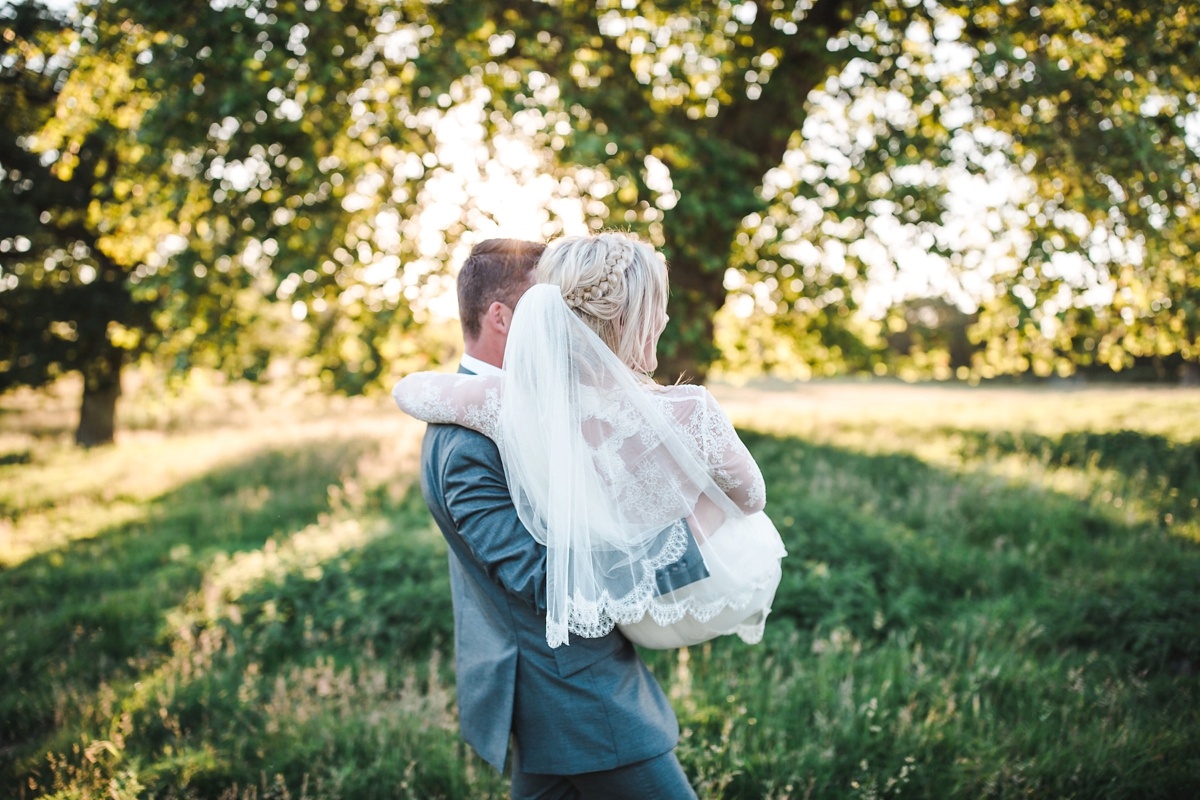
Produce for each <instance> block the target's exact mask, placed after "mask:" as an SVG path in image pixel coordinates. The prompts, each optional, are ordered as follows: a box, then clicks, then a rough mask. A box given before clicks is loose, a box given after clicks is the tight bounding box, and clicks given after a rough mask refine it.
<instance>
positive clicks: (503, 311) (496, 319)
mask: <svg viewBox="0 0 1200 800" xmlns="http://www.w3.org/2000/svg"><path fill="white" fill-rule="evenodd" d="M484 319H485V320H486V322H487V323H488V324H489V325H491V326H492V328H494V329H495V330H496V332H497V333H502V334H504V335H505V336H507V335H508V326H509V323H511V322H512V309H510V308H509V307H508V306H506V305H504V303H501V302H500V301H499V300H497V301H495V302H493V303H492V304H491V305H490V306H488V310H487V312H486V314H485V315H484Z"/></svg>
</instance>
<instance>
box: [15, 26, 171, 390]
mask: <svg viewBox="0 0 1200 800" xmlns="http://www.w3.org/2000/svg"><path fill="white" fill-rule="evenodd" d="M0 20H2V21H3V23H4V35H3V41H2V42H0V167H2V169H3V172H2V173H0V175H2V176H3V177H2V178H0V269H2V271H3V273H4V274H2V275H0V390H4V389H8V388H10V387H12V386H14V385H27V386H40V385H42V384H44V383H46V382H47V381H52V380H54V379H55V378H57V377H58V376H59V375H61V374H63V373H64V372H67V371H71V370H80V371H81V372H83V373H84V376H85V381H86V383H87V385H88V388H90V389H100V388H101V387H104V386H108V385H111V384H112V383H113V381H114V380H115V376H116V374H117V373H118V372H119V370H120V365H121V362H122V361H124V360H125V358H126V353H128V352H129V351H133V352H138V351H139V350H140V349H141V347H142V346H143V341H142V337H143V336H145V335H146V334H147V333H149V332H150V331H151V330H152V325H151V321H150V317H149V302H152V301H153V299H154V298H153V296H152V297H149V298H147V297H145V296H141V297H139V296H135V295H134V294H133V293H131V292H130V287H129V286H128V285H127V284H126V277H127V271H128V269H129V268H130V267H131V266H132V265H131V263H130V261H129V260H128V259H124V258H121V257H120V255H121V254H119V253H114V252H112V251H111V250H110V249H108V248H105V247H104V246H103V244H102V239H103V238H104V231H105V230H106V229H107V228H106V226H105V225H104V223H103V221H101V220H99V219H97V215H96V213H95V211H96V208H98V207H99V206H100V204H102V203H104V202H105V201H106V200H110V199H111V198H112V195H113V190H112V189H110V187H109V184H108V182H109V181H111V180H112V179H113V178H114V177H115V176H114V174H113V173H114V172H115V170H116V165H117V164H118V163H120V162H121V161H122V160H124V159H126V158H127V157H128V150H127V149H126V148H123V147H122V146H121V135H120V131H118V130H117V129H116V128H114V127H113V125H112V124H110V123H112V122H114V121H115V120H116V118H118V117H125V118H128V116H129V111H130V109H129V108H128V106H127V105H126V104H136V99H134V98H129V97H124V96H122V93H121V92H120V90H119V89H118V86H119V85H120V84H121V83H122V81H123V80H125V79H126V76H125V75H123V73H122V71H121V69H120V67H119V66H118V65H110V66H109V69H108V73H109V74H108V75H106V76H105V78H106V80H105V81H104V83H106V84H115V85H113V86H112V88H113V89H114V91H113V93H112V94H111V95H109V97H110V98H111V100H110V106H112V108H111V109H110V111H111V113H110V114H109V115H108V119H107V120H96V122H95V124H94V127H93V129H92V130H90V131H87V132H86V133H85V135H81V136H79V137H77V138H76V139H75V140H73V141H72V142H71V144H70V146H69V147H67V148H64V152H63V153H62V154H61V156H60V154H59V153H58V152H57V150H51V152H50V154H49V155H50V156H51V157H49V158H47V157H46V154H45V153H43V152H42V151H43V150H45V149H46V148H44V147H41V146H40V140H39V137H40V136H41V135H42V132H43V130H44V129H45V128H46V127H47V126H48V125H51V126H52V125H53V124H54V122H53V121H54V120H55V119H56V114H57V109H58V102H59V99H60V95H61V93H62V89H63V86H64V84H65V83H66V82H67V81H68V76H69V75H70V72H71V62H72V58H73V53H74V52H77V51H78V49H79V45H80V40H79V37H78V35H77V32H76V31H74V30H73V29H72V26H71V25H70V23H69V21H68V20H66V19H63V18H60V17H59V16H58V15H56V14H53V13H51V12H49V11H47V10H46V9H45V8H43V7H41V6H40V5H37V4H22V5H17V6H15V7H14V6H6V7H5V8H4V9H3V11H0ZM97 92H98V93H103V89H102V88H100V87H99V86H97ZM147 232H148V231H147Z"/></svg>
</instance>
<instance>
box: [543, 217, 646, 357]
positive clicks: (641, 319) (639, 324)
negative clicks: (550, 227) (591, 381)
mask: <svg viewBox="0 0 1200 800" xmlns="http://www.w3.org/2000/svg"><path fill="white" fill-rule="evenodd" d="M537 281H538V283H553V284H556V285H558V286H559V288H560V289H561V290H562V295H563V301H564V302H565V303H566V304H567V306H568V307H569V308H570V309H572V310H573V311H574V312H575V314H576V316H578V317H579V318H580V319H581V320H583V322H584V323H585V324H586V325H587V326H588V327H590V328H591V329H592V330H593V331H595V332H596V334H597V335H598V336H599V337H600V338H601V339H603V340H604V343H605V344H607V345H608V346H609V348H610V349H611V350H612V351H613V352H614V353H616V354H617V356H618V357H619V358H620V359H621V360H622V361H624V362H625V363H626V364H627V365H628V366H629V367H631V368H632V369H635V370H638V371H647V369H646V368H647V366H648V365H646V364H644V363H643V362H644V361H645V354H646V346H647V342H648V340H649V338H650V337H651V336H654V335H656V334H657V333H658V329H657V328H655V325H656V324H657V322H658V320H659V315H660V314H662V313H665V309H666V301H667V269H666V262H665V261H663V259H662V257H661V256H660V255H659V254H658V253H657V252H656V251H655V250H654V248H653V247H651V246H650V245H648V244H646V243H645V242H643V241H641V240H640V239H638V238H637V237H636V236H634V235H633V234H627V233H620V232H605V233H599V234H596V235H594V236H575V237H567V238H563V239H559V240H558V241H556V242H554V243H552V244H551V245H550V246H549V247H548V248H547V250H546V252H545V253H544V254H543V256H542V258H541V260H540V261H539V262H538V273H537ZM656 312H657V313H656ZM651 328H654V330H650V329H651Z"/></svg>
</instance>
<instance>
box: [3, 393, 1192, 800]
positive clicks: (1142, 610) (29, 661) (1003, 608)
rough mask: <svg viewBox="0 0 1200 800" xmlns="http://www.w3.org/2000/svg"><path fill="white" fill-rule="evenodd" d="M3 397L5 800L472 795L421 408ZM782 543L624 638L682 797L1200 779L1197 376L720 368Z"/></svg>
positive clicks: (1172, 790)
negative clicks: (730, 380) (667, 632)
mask: <svg viewBox="0 0 1200 800" xmlns="http://www.w3.org/2000/svg"><path fill="white" fill-rule="evenodd" d="M76 388H77V387H72V386H71V385H69V384H63V385H60V386H57V387H55V388H54V389H53V390H50V391H47V392H42V393H33V392H19V393H15V394H10V395H8V396H6V397H4V398H0V670H2V672H0V687H2V688H0V794H3V795H4V796H6V797H14V798H34V797H55V798H102V797H103V798H112V800H126V799H127V798H135V797H138V798H145V797H154V798H221V799H222V800H267V798H280V799H283V798H288V799H293V798H294V799H297V800H298V799H299V798H312V799H313V800H315V799H316V798H334V797H351V798H397V797H399V798H436V797H442V798H496V797H505V796H507V780H506V779H505V778H503V777H502V776H500V775H497V774H496V773H495V772H494V771H493V770H492V769H491V768H490V767H488V766H487V765H486V764H483V763H482V762H481V761H479V760H478V758H476V757H475V756H474V755H473V754H472V753H471V752H470V751H469V749H468V748H466V747H465V746H464V745H462V744H461V742H460V741H459V739H458V733H457V719H456V714H455V708H454V691H455V690H454V674H453V658H452V655H453V654H452V652H451V651H450V645H451V641H452V626H453V619H452V616H451V613H450V595H449V586H448V578H447V574H446V564H445V558H446V549H445V545H444V542H443V540H442V538H441V535H440V533H438V531H437V530H436V529H435V528H434V527H433V525H432V522H431V519H430V517H429V515H428V512H427V511H426V509H425V506H424V503H423V501H422V499H421V496H420V492H419V489H418V487H417V486H416V484H415V474H416V466H417V457H418V450H419V443H420V437H421V434H422V431H423V426H422V425H420V424H417V423H414V422H412V421H410V420H408V419H406V418H405V417H404V416H403V415H401V414H400V413H399V412H398V411H396V410H395V409H394V408H393V407H391V405H390V401H388V400H386V399H378V398H376V399H371V398H356V399H354V400H346V399H340V400H339V399H335V398H319V397H318V398H314V397H310V396H304V395H300V394H289V393H288V392H286V391H282V390H281V391H274V390H271V391H267V390H261V391H256V390H252V389H250V388H248V387H232V388H230V387H205V386H196V387H192V388H191V389H189V390H188V391H187V392H185V393H183V394H182V395H180V396H178V397H175V398H174V399H171V400H164V399H162V397H163V394H162V392H161V390H160V389H161V387H157V386H156V385H155V384H154V383H153V381H147V382H145V383H144V384H143V385H141V386H135V387H133V388H131V389H130V390H129V391H127V394H126V397H125V398H124V399H123V400H122V405H121V414H122V418H121V419H122V430H121V432H120V433H119V434H118V441H117V444H116V445H115V446H111V447H103V448H97V449H94V450H91V451H81V450H78V449H76V448H75V447H73V446H72V445H71V444H70V443H69V441H70V436H69V433H70V426H71V424H72V421H73V420H72V413H71V403H72V400H73V392H74V391H75V390H76ZM713 388H714V393H715V394H716V395H717V397H718V398H719V399H720V400H721V401H722V403H723V404H724V405H725V406H726V408H727V409H728V411H729V412H730V415H731V417H733V418H734V420H735V422H736V423H737V424H738V426H739V427H740V429H741V430H742V433H743V437H744V439H745V441H746V442H747V444H748V445H749V446H750V449H751V450H752V452H753V453H754V455H755V456H756V458H757V459H758V461H759V463H760V465H761V466H762V468H763V472H764V474H765V476H766V478H767V484H768V504H767V511H768V513H769V514H770V515H771V517H772V518H773V519H774V521H775V523H776V525H777V526H778V527H779V529H780V531H781V533H782V535H783V537H784V540H785V543H786V544H787V547H788V550H789V557H788V558H787V559H786V561H785V573H784V580H783V583H782V585H781V586H780V590H779V593H778V596H777V599H776V602H775V606H774V612H773V614H772V616H771V619H770V621H769V622H768V625H767V635H766V637H765V639H764V641H763V642H762V643H761V644H760V645H757V646H753V647H750V646H747V645H745V644H743V643H741V642H740V641H736V640H728V641H726V640H721V641H716V642H712V643H710V644H706V645H703V646H701V647H696V648H691V649H690V650H680V651H670V652H657V653H649V652H647V653H645V654H644V655H645V657H646V660H647V663H648V664H649V665H650V667H651V669H652V670H653V671H654V673H655V675H656V676H657V677H658V679H659V681H660V682H661V683H662V685H663V687H664V689H665V690H666V691H667V692H668V694H669V696H670V697H671V699H672V702H673V703H674V705H675V709H676V711H677V713H678V716H679V721H680V726H681V728H682V730H683V734H682V737H681V740H680V744H679V748H678V753H679V757H680V759H681V761H682V763H683V765H684V767H685V769H686V770H687V772H688V774H689V776H690V777H691V779H692V781H693V783H694V785H695V786H696V788H697V791H698V793H699V794H700V796H701V797H702V798H776V799H777V800H783V798H789V799H794V800H815V798H885V797H888V798H890V797H928V798H959V797H961V798H980V797H1004V798H1016V797H1022V798H1026V797H1037V798H1187V797H1196V796H1200V508H1198V505H1200V437H1198V434H1200V390H1195V389H1178V388H1143V387H1136V386H1135V387H1107V388H1106V387H1080V386H1065V385H1061V386H1058V387H1054V388H1050V387H1038V388H1013V387H1009V388H968V387H950V386H928V385H927V386H905V385H902V384H896V383H890V382H867V383H857V382H829V383H812V384H800V385H784V384H779V385H772V384H759V385H756V386H752V387H740V388H739V387H733V386H716V387H713Z"/></svg>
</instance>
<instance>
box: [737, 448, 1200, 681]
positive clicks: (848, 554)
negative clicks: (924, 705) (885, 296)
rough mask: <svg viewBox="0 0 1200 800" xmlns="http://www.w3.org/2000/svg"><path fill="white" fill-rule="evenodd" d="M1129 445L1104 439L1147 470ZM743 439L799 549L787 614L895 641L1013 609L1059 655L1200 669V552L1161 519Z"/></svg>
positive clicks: (783, 606)
mask: <svg viewBox="0 0 1200 800" xmlns="http://www.w3.org/2000/svg"><path fill="white" fill-rule="evenodd" d="M1122 437H1124V433H1122V434H1120V435H1114V438H1113V439H1097V440H1096V441H1098V442H1104V443H1109V445H1108V446H1109V447H1110V448H1112V449H1111V451H1110V452H1112V453H1113V455H1112V457H1113V458H1117V457H1118V455H1117V454H1119V453H1129V456H1128V459H1129V460H1128V461H1126V462H1123V463H1126V464H1129V463H1140V462H1137V459H1139V458H1141V456H1140V455H1137V454H1136V453H1134V452H1132V448H1130V447H1128V446H1127V445H1128V442H1127V441H1126V439H1128V438H1129V437H1124V438H1122ZM743 438H744V439H745V440H746V442H747V444H748V445H749V446H750V448H751V450H752V451H753V453H754V455H755V457H756V458H757V459H758V461H759V463H760V464H762V465H764V467H763V471H764V473H765V476H766V479H767V486H768V504H767V509H768V512H769V513H770V515H771V516H772V518H773V519H774V520H775V522H776V524H777V525H778V526H779V527H780V530H781V533H782V534H783V536H784V540H785V543H786V544H787V547H788V551H789V554H790V558H789V559H788V561H787V562H785V565H786V567H785V575H784V580H783V583H782V584H781V586H780V589H779V593H778V595H777V599H776V602H775V610H774V615H775V616H782V617H789V618H791V619H793V620H795V622H796V624H797V625H798V626H799V627H800V628H801V629H813V628H815V627H820V628H822V629H825V630H830V629H832V628H835V627H838V626H844V627H846V628H848V629H849V630H850V631H852V632H853V633H854V634H855V635H856V636H858V637H862V638H865V639H868V640H870V639H876V640H881V639H883V638H885V637H886V636H887V635H888V634H889V632H895V631H902V630H908V629H910V628H913V627H918V628H932V629H936V628H937V626H938V624H939V621H940V620H943V619H945V618H947V617H950V616H953V615H955V614H958V613H961V612H962V611H963V610H964V609H969V608H976V609H979V610H980V611H981V612H984V611H986V610H987V609H989V608H993V609H994V608H997V607H1001V606H1003V607H1004V609H1005V611H1004V613H1006V614H1011V615H1014V616H1021V615H1027V616H1028V617H1029V618H1032V619H1036V620H1037V622H1038V624H1040V625H1041V626H1043V627H1044V633H1043V634H1042V635H1041V637H1040V639H1041V641H1042V642H1043V644H1044V646H1045V647H1047V648H1051V649H1054V648H1059V649H1061V648H1078V649H1084V650H1090V649H1095V650H1100V651H1102V652H1105V653H1106V654H1113V655H1121V656H1125V657H1128V658H1129V659H1130V662H1131V664H1133V665H1136V666H1137V667H1138V668H1140V669H1149V670H1161V669H1167V670H1182V671H1189V670H1192V669H1195V668H1196V666H1197V665H1200V628H1198V627H1197V626H1196V624H1195V623H1196V620H1197V619H1200V547H1198V546H1197V545H1196V544H1195V543H1193V542H1189V541H1187V540H1185V539H1182V538H1181V537H1178V536H1173V535H1171V534H1170V533H1168V532H1167V531H1166V530H1164V529H1163V528H1162V527H1161V526H1159V525H1158V524H1156V523H1149V522H1148V523H1143V524H1138V523H1135V524H1129V523H1128V522H1126V521H1125V520H1123V519H1121V518H1120V516H1119V515H1118V514H1117V513H1115V512H1110V511H1107V510H1105V509H1100V508H1096V507H1093V506H1089V505H1087V504H1084V503H1081V502H1080V501H1079V500H1077V499H1075V498H1072V497H1068V496H1065V495H1062V494H1058V493H1056V492H1053V491H1050V490H1046V489H1044V488H1041V487H1038V486H1033V485H1020V484H1012V483H1004V482H1002V481H1000V480H998V479H996V478H994V477H988V476H984V475H970V474H965V475H964V474H955V473H952V472H949V471H947V470H943V469H939V468H937V467H934V466H931V465H929V464H927V463H925V462H923V461H921V460H920V459H918V458H916V457H914V456H911V455H907V454H884V455H866V454H862V453H857V452H852V451H847V450H843V449H839V448H837V447H833V446H828V445H817V444H813V443H811V442H807V441H805V440H802V439H797V438H776V437H772V436H765V435H761V434H756V433H743ZM1144 439H1147V440H1149V442H1150V444H1146V445H1145V447H1147V448H1151V447H1157V446H1160V445H1161V443H1160V442H1158V441H1157V439H1158V437H1144ZM1114 442H1115V443H1114ZM1187 455H1188V457H1190V456H1191V453H1190V451H1187ZM1185 474H1190V473H1185Z"/></svg>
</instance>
